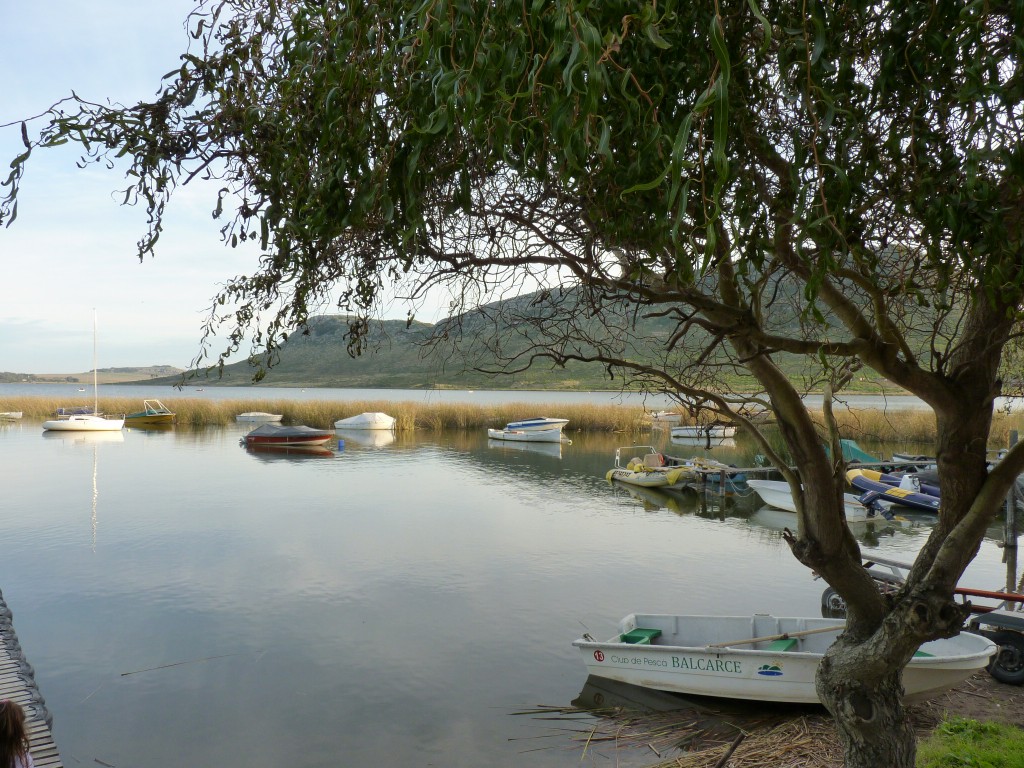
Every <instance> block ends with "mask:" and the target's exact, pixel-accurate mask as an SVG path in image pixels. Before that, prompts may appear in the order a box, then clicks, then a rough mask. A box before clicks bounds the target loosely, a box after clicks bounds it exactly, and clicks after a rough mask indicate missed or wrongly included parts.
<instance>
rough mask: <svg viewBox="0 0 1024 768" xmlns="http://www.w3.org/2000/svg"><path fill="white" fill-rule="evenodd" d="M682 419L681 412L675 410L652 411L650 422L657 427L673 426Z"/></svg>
mask: <svg viewBox="0 0 1024 768" xmlns="http://www.w3.org/2000/svg"><path fill="white" fill-rule="evenodd" d="M682 420H683V414H681V413H676V412H675V411H654V412H653V413H652V414H651V423H652V424H654V425H655V426H657V427H667V426H673V425H675V424H678V423H679V422H681V421H682Z"/></svg>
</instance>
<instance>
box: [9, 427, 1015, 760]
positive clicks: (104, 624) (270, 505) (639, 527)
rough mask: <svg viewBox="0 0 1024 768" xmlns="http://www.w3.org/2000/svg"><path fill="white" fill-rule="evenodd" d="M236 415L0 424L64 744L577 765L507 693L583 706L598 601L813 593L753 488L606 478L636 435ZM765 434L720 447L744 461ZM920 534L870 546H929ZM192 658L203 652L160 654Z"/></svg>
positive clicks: (785, 601) (672, 606)
mask: <svg viewBox="0 0 1024 768" xmlns="http://www.w3.org/2000/svg"><path fill="white" fill-rule="evenodd" d="M245 431H246V429H245V425H234V424H232V425H229V426H226V427H223V428H210V429H195V428H191V427H188V426H187V425H179V426H178V427H177V428H176V429H175V430H173V431H170V432H148V431H145V432H143V431H136V430H131V431H125V433H124V434H123V436H122V435H120V434H113V433H96V434H94V435H91V436H90V435H77V436H76V435H72V434H70V433H64V434H63V435H59V434H55V435H52V436H50V435H46V436H44V439H42V440H40V439H39V434H40V432H38V431H37V430H35V429H22V430H0V466H4V467H6V468H9V469H10V471H11V472H12V473H13V472H17V473H18V482H13V483H12V482H9V483H8V485H7V486H6V487H5V489H4V491H5V499H4V502H5V503H4V504H0V524H2V525H3V526H4V531H5V542H6V543H7V546H6V548H5V556H4V558H3V561H2V562H0V587H2V588H3V592H4V595H5V597H6V599H7V600H8V602H9V603H10V604H11V606H12V609H13V610H14V611H15V614H16V615H17V616H18V632H19V635H20V636H21V639H22V642H23V644H24V645H25V650H26V653H27V654H28V656H29V658H30V659H31V661H32V663H33V665H34V666H35V667H36V675H37V680H38V681H39V684H40V688H41V690H42V691H43V693H44V695H45V696H46V699H47V703H48V706H49V708H50V710H51V711H52V712H53V714H54V728H55V737H56V738H57V741H58V744H59V745H60V749H61V752H62V754H64V755H65V756H67V755H75V756H76V759H79V760H81V761H83V762H92V761H93V760H94V759H99V760H102V761H104V762H108V763H111V764H113V763H115V762H116V763H117V764H118V765H143V764H145V765H147V766H150V768H177V766H180V765H218V764H228V765H231V766H238V765H286V764H288V765H296V766H301V768H321V767H322V768H328V767H333V766H336V765H349V764H353V765H354V764H357V763H360V764H367V765H377V764H383V765H398V764H409V765H420V764H424V763H426V762H430V763H433V764H435V765H487V766H491V767H493V768H563V767H564V766H565V765H566V764H567V762H568V761H571V762H574V763H578V761H577V760H575V759H574V758H573V757H572V756H568V755H567V754H566V751H565V750H564V749H562V750H548V751H543V753H541V752H530V754H529V755H528V756H524V754H525V752H526V751H527V750H526V749H524V747H523V738H527V737H528V736H526V737H524V733H526V734H529V733H530V732H535V730H536V723H532V724H530V723H526V722H525V721H526V720H528V719H529V718H516V719H513V718H509V717H508V716H507V714H506V713H507V712H508V711H509V709H510V708H513V707H526V706H533V705H536V703H537V702H538V701H548V702H557V703H562V704H566V705H567V703H568V702H570V701H573V700H574V699H576V698H580V699H581V701H580V702H579V703H580V704H581V705H584V702H583V701H582V697H583V695H584V692H581V690H580V687H581V685H583V681H584V680H585V679H586V670H585V668H584V666H583V665H582V663H581V662H580V659H579V657H578V654H577V652H576V650H575V649H573V648H572V645H571V643H572V640H573V639H575V637H577V636H578V628H579V626H580V625H581V624H584V625H589V626H591V627H598V626H605V625H609V626H615V625H616V624H617V622H618V621H619V620H620V619H621V617H622V616H623V615H626V614H627V613H630V612H632V611H635V610H644V611H649V612H663V613H714V612H721V611H722V606H723V605H728V606H729V612H730V613H737V614H745V613H748V612H751V613H752V612H758V611H762V612H774V613H780V612H782V611H786V614H785V615H805V616H813V615H817V614H818V612H819V610H820V596H821V590H822V584H821V583H820V582H815V581H814V580H813V579H811V578H810V575H809V572H808V571H807V569H806V568H804V567H803V566H801V565H800V564H799V563H797V562H796V561H795V559H794V558H793V557H792V556H791V555H790V554H789V552H788V551H787V549H786V545H785V543H784V542H782V540H781V537H780V536H779V535H778V530H777V529H774V528H770V527H766V524H759V523H758V522H756V521H755V520H753V515H754V512H755V511H756V507H755V502H756V500H757V497H756V495H753V494H751V495H749V496H743V495H740V494H737V495H735V496H732V497H721V496H718V495H716V494H714V493H711V492H708V493H695V492H693V491H688V492H679V493H677V492H674V491H670V492H663V491H657V490H654V491H651V490H648V491H646V492H645V491H644V490H643V489H640V490H639V491H637V490H636V489H631V488H629V487H626V486H622V485H610V484H609V483H608V482H607V481H606V480H605V473H606V472H607V471H608V469H609V467H610V466H611V461H612V457H613V454H614V448H615V446H617V445H621V444H622V442H623V438H622V436H621V435H603V434H588V433H582V432H581V433H574V434H573V435H572V438H573V444H572V445H571V446H555V447H560V448H561V453H560V455H559V456H555V455H550V454H548V453H545V452H540V451H537V450H516V449H511V448H498V447H495V446H492V445H490V444H489V443H488V441H487V437H486V433H485V432H483V431H480V432H477V431H473V432H452V433H447V432H433V431H428V430H422V431H418V432H416V433H411V434H410V433H404V432H400V433H398V434H396V435H395V436H394V438H395V439H394V442H391V443H389V444H388V445H386V446H377V447H374V446H369V445H359V444H357V443H355V442H352V443H349V442H348V441H347V439H346V446H345V450H344V451H342V452H337V453H336V454H335V455H336V460H334V461H312V460H306V459H310V458H311V457H310V456H309V455H305V456H297V455H296V454H293V453H285V454H267V453H254V452H248V451H244V450H241V449H240V448H239V446H238V439H239V437H240V436H241V435H242V434H244V432H245ZM109 440H115V441H117V442H122V441H123V445H118V444H116V443H115V444H110V445H106V444H104V443H106V442H107V441H109ZM666 440H667V438H666ZM54 441H60V442H54ZM637 442H638V443H648V442H651V441H650V436H649V435H647V434H644V435H641V436H638V440H637ZM662 442H663V444H664V441H662ZM655 445H656V446H657V443H655ZM64 446H66V448H65V447H64ZM80 446H84V447H86V448H89V449H91V450H92V451H93V455H91V456H90V455H89V453H88V452H87V451H83V450H80ZM662 450H664V449H662ZM693 450H694V453H695V454H697V455H701V454H702V452H701V450H700V449H699V448H694V449H693ZM753 451H754V448H753V446H752V443H750V442H749V441H744V440H742V439H739V440H737V445H736V446H735V447H733V448H725V447H723V448H721V449H715V452H714V453H713V454H712V456H713V457H714V458H717V459H719V460H721V461H725V462H728V463H734V464H737V465H739V466H740V467H749V466H751V463H750V462H751V461H752V456H751V454H752V453H753ZM666 452H668V453H672V454H674V455H678V454H680V453H683V452H685V451H683V450H680V449H678V448H676V447H672V448H670V449H669V450H667V451H666ZM100 455H102V456H103V461H102V462H101V461H100V460H99V456H100ZM322 458H328V457H322ZM101 465H102V466H101ZM90 475H91V477H90ZM87 506H88V507H90V509H91V515H92V524H93V536H92V539H93V543H94V545H95V544H96V531H97V529H98V513H99V511H100V510H102V512H103V517H104V540H103V542H100V543H99V544H100V545H96V546H94V547H93V548H90V547H89V546H87V541H88V536H87V534H86V533H85V515H86V514H87V513H86V507H87ZM642 510H649V512H650V513H648V512H645V511H642ZM923 538H924V537H922V536H918V535H903V533H902V532H900V533H896V534H891V535H878V537H877V542H876V543H874V544H873V545H872V546H871V548H872V550H873V551H875V552H876V553H877V554H879V555H881V556H887V557H891V558H893V559H899V560H906V559H912V558H913V556H914V554H915V553H916V550H917V549H918V548H919V547H920V545H921V542H922V540H923ZM1002 554H1003V553H1002V552H1001V550H999V549H998V548H997V547H996V545H995V544H994V543H993V542H992V541H991V540H986V542H984V543H983V545H982V548H981V553H980V555H979V557H978V560H977V562H976V564H973V565H972V568H974V569H975V571H974V572H973V573H972V574H971V578H970V583H971V584H972V585H977V586H979V587H986V586H997V585H998V584H1000V583H1002V582H1004V581H1005V580H1006V578H1007V574H1006V569H1005V567H1004V566H1003V565H1002V563H1001V557H1002ZM1014 575H1015V576H1016V574H1014ZM26 603H27V604H29V605H30V606H31V610H22V611H19V610H18V606H19V605H22V606H24V605H26ZM588 631H589V630H588ZM228 654H233V655H228ZM184 659H210V661H204V662H203V663H202V664H189V665H179V666H173V667H171V666H167V667H165V668H162V669H161V667H163V666H164V665H171V664H176V663H179V662H181V661H182V660H184ZM141 669H146V670H153V671H152V672H147V673H146V674H145V675H132V676H130V677H122V673H124V672H126V671H130V670H141ZM439 691H444V692H445V695H439V694H438V692H439ZM600 695H602V696H606V697H607V696H608V695H609V694H608V693H607V691H605V692H602V693H600ZM605 701H609V699H607V698H606V699H605ZM197 702H199V703H198V704H197ZM595 702H596V699H595ZM587 716H588V717H589V716H591V715H587ZM563 746H564V741H563ZM225 750H227V751H228V752H229V753H230V755H231V759H230V761H229V762H228V763H225V761H224V758H223V755H224V754H225ZM648 752H649V750H648ZM115 753H116V754H115ZM115 757H116V759H115ZM646 757H648V758H650V754H648V755H646Z"/></svg>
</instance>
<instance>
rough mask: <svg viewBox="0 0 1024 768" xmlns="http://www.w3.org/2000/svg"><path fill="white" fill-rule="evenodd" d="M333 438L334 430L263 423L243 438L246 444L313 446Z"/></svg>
mask: <svg viewBox="0 0 1024 768" xmlns="http://www.w3.org/2000/svg"><path fill="white" fill-rule="evenodd" d="M333 439H334V432H327V431H325V430H322V429H313V428H312V427H306V426H295V427H282V426H281V425H279V424H264V425H262V426H260V427H256V429H254V430H253V431H252V432H250V433H249V434H247V435H246V436H245V438H244V442H245V445H246V446H249V447H251V446H293V447H294V446H315V445H323V444H324V443H327V442H329V441H331V440H333Z"/></svg>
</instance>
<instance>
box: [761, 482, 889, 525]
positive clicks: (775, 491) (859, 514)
mask: <svg viewBox="0 0 1024 768" xmlns="http://www.w3.org/2000/svg"><path fill="white" fill-rule="evenodd" d="M747 485H749V486H750V487H751V488H753V489H754V490H755V491H757V495H758V496H760V497H761V500H762V501H764V503H765V504H767V505H768V506H769V507H775V508H776V509H784V510H786V511H787V512H796V502H795V501H793V494H792V492H791V491H790V488H789V483H785V482H781V481H778V480H748V481H747ZM843 502H844V506H845V509H846V519H847V520H856V521H861V520H867V519H868V518H869V517H870V515H869V514H868V508H867V507H865V506H864V505H863V504H861V503H860V501H858V500H857V497H856V496H854V495H853V494H852V493H845V494H843Z"/></svg>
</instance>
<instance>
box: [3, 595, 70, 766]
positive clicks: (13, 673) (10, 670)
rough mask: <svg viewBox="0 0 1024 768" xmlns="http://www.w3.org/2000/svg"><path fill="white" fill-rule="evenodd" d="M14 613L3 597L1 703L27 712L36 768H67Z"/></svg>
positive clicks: (31, 749) (26, 719) (26, 723)
mask: <svg viewBox="0 0 1024 768" xmlns="http://www.w3.org/2000/svg"><path fill="white" fill-rule="evenodd" d="M12 618H13V616H12V614H11V609H10V608H8V607H7V603H6V602H5V601H4V598H3V595H2V594H0V699H10V700H11V701H15V702H17V703H18V704H20V705H21V706H22V708H23V709H24V710H25V725H26V727H27V729H28V736H29V741H30V742H31V748H30V751H31V753H32V760H33V762H34V763H35V766H36V768H63V767H64V764H63V763H62V762H61V759H60V755H59V754H58V753H57V745H56V744H54V743H53V735H52V734H51V733H50V726H51V725H52V723H53V718H52V716H51V715H50V712H49V710H48V709H47V708H46V702H45V701H44V700H43V696H42V694H41V693H39V688H38V687H37V686H36V678H35V670H33V669H32V665H31V664H29V663H28V661H27V660H26V659H25V654H24V653H23V652H22V650H21V644H20V643H19V642H18V636H17V635H16V634H15V633H14V624H13V622H12Z"/></svg>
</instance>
